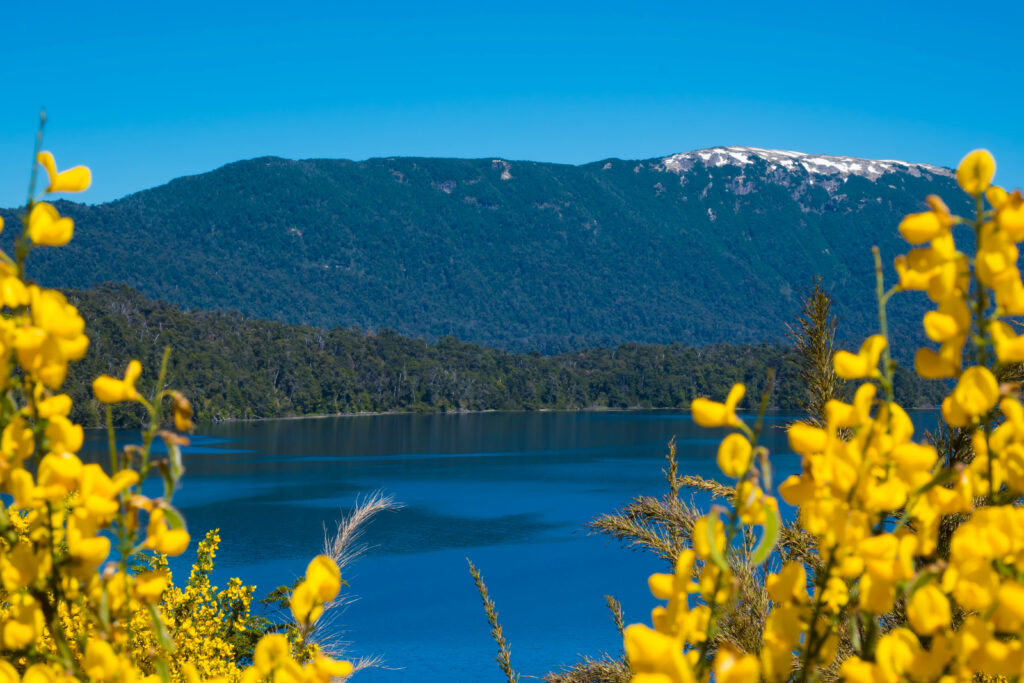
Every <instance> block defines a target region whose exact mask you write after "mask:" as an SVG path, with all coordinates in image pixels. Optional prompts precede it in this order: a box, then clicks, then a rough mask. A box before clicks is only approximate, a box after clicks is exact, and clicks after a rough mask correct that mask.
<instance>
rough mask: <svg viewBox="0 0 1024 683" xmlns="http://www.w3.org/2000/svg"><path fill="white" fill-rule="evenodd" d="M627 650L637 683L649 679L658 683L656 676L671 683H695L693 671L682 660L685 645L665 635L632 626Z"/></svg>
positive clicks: (626, 643) (646, 628)
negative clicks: (659, 675)
mask: <svg viewBox="0 0 1024 683" xmlns="http://www.w3.org/2000/svg"><path fill="white" fill-rule="evenodd" d="M624 635H625V650H626V656H627V657H628V658H629V663H630V665H631V666H632V667H633V671H634V672H636V673H635V676H634V680H637V679H640V680H644V679H643V678H640V677H641V676H644V675H647V678H646V680H648V681H650V682H651V683H655V681H657V680H658V677H657V674H661V676H662V677H663V678H662V679H661V680H664V681H666V682H671V683H695V681H696V678H695V677H694V674H693V670H692V669H691V668H690V665H689V664H688V663H687V661H686V660H685V659H684V658H683V652H682V644H681V643H680V642H679V641H678V640H676V639H675V638H673V637H672V636H667V635H665V634H663V633H659V632H658V631H655V630H654V629H651V628H648V627H647V626H644V625H643V624H632V625H631V626H628V627H627V628H626V631H625V634H624Z"/></svg>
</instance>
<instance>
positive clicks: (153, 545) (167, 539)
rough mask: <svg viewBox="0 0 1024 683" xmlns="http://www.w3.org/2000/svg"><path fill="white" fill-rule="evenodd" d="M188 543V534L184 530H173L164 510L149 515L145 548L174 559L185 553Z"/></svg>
mask: <svg viewBox="0 0 1024 683" xmlns="http://www.w3.org/2000/svg"><path fill="white" fill-rule="evenodd" d="M188 542H189V536H188V532H187V531H185V530H184V529H171V528H170V527H169V526H168V524H167V517H166V515H164V511H163V510H161V509H160V508H156V509H155V510H153V511H152V512H150V513H149V525H148V526H147V528H146V541H145V543H144V544H143V545H144V546H145V547H147V548H149V549H151V550H155V551H156V552H158V553H162V554H164V555H170V556H171V557H174V556H176V555H181V554H182V553H183V552H185V548H187V547H188Z"/></svg>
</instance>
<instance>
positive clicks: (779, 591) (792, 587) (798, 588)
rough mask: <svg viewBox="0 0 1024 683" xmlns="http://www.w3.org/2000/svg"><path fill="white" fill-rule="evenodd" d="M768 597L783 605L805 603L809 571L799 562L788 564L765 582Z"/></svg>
mask: <svg viewBox="0 0 1024 683" xmlns="http://www.w3.org/2000/svg"><path fill="white" fill-rule="evenodd" d="M765 588H766V589H767V590H768V597H770V598H771V599H772V600H774V601H775V602H778V603H781V604H789V603H805V602H807V601H808V597H807V571H806V570H805V569H804V566H803V565H802V564H801V563H799V562H787V563H786V564H785V566H784V567H783V568H782V571H780V572H779V573H778V574H771V575H769V576H768V578H767V579H766V580H765Z"/></svg>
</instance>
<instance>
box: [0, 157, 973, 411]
mask: <svg viewBox="0 0 1024 683" xmlns="http://www.w3.org/2000/svg"><path fill="white" fill-rule="evenodd" d="M504 170H505V165H504V163H503V162H492V161H491V160H489V159H477V160H466V159H416V158H397V159H371V160H368V161H364V162H351V161H344V160H326V159H318V160H306V161H287V160H284V159H277V158H269V157H267V158H261V159H253V160H250V161H242V162H238V163H234V164H230V165H228V166H225V167H223V168H220V169H218V170H216V171H213V172H211V173H207V174H203V175H200V176H193V177H188V178H179V179H177V180H175V181H172V182H171V183H169V184H167V185H165V186H162V187H158V188H155V189H152V190H147V191H145V192H140V193H138V194H134V195H131V196H129V197H126V198H124V199H121V200H118V201H115V202H111V203H107V204H101V205H97V206H86V205H80V204H73V203H69V202H58V203H57V205H58V208H59V209H60V211H61V213H62V214H66V215H68V216H71V217H72V218H74V220H75V225H76V228H75V239H74V240H73V241H72V242H71V243H70V244H69V245H68V246H67V247H65V248H62V249H51V250H46V251H45V252H44V251H42V250H41V251H40V252H39V253H38V254H36V255H34V257H33V258H34V266H33V273H34V275H35V276H36V277H37V278H38V279H39V281H40V282H41V283H43V284H49V285H51V286H52V285H60V286H66V287H76V288H89V287H92V286H94V285H95V284H96V283H99V282H107V281H111V282H123V283H127V284H130V285H131V286H133V287H137V288H138V289H139V290H140V291H141V292H143V293H144V294H146V295H147V296H150V297H156V298H160V299H164V300H166V301H169V302H172V303H175V304H178V305H180V306H185V307H189V308H191V307H198V308H202V309H223V308H234V309H237V310H239V311H241V312H242V313H244V314H245V315H247V316H250V317H257V318H267V319H272V320H281V321H285V322H290V323H305V324H313V325H317V326H321V327H325V328H331V327H335V326H338V325H341V326H346V327H347V326H350V325H360V326H361V327H363V328H364V329H372V330H378V329H382V328H390V329H395V330H398V331H399V332H401V333H402V334H404V335H410V336H415V337H423V338H426V339H429V340H437V339H440V338H442V337H445V336H454V337H457V338H459V339H463V340H468V341H472V342H476V343H480V344H486V345H489V346H496V347H499V348H505V349H510V350H517V351H529V350H531V349H539V350H540V351H542V352H544V353H558V352H564V351H569V350H578V349H582V348H587V347H593V346H605V347H608V346H615V345H617V344H619V343H621V342H623V341H636V342H643V343H669V342H674V341H679V342H682V343H684V344H687V345H700V346H703V345H706V344H712V343H717V342H725V341H729V342H730V343H759V342H761V341H764V340H768V341H773V340H774V341H782V340H783V339H784V338H785V333H786V329H785V325H784V322H785V321H787V320H792V318H793V316H794V315H795V314H796V313H797V311H798V310H799V290H800V289H801V288H802V287H804V286H805V285H806V284H807V283H808V282H809V281H810V280H811V277H812V276H813V275H821V276H822V277H823V279H824V282H825V284H826V285H827V286H829V287H830V288H834V294H835V296H836V301H837V304H836V311H835V312H836V313H837V314H838V315H839V317H840V318H841V320H842V321H843V325H844V328H843V331H844V336H842V337H841V338H840V342H843V341H844V340H856V341H857V342H858V343H859V340H860V339H861V338H862V336H864V335H865V334H866V333H868V332H870V331H873V330H874V326H875V311H874V308H873V304H872V303H871V302H870V301H866V300H864V297H862V296H859V294H860V293H861V292H863V291H870V289H871V287H872V286H873V279H872V272H873V270H872V263H871V252H870V247H871V246H872V245H874V244H877V245H878V246H879V247H881V249H882V252H883V253H887V254H895V253H899V252H900V250H901V249H902V247H903V243H902V240H901V239H900V237H899V235H898V233H897V231H896V225H897V224H898V222H899V219H900V218H901V217H902V216H903V215H905V214H906V213H909V212H911V211H917V210H922V209H923V208H924V205H923V204H922V203H921V201H920V198H921V197H924V196H926V195H928V194H930V193H937V194H939V195H942V196H944V197H945V198H946V200H947V201H953V200H955V199H957V198H959V197H962V195H961V194H960V193H959V192H958V191H956V190H955V189H954V188H955V184H954V183H953V181H952V180H951V179H950V178H946V177H942V176H930V175H927V174H925V175H921V176H915V175H912V174H910V173H889V174H886V175H884V176H882V177H881V178H879V179H878V180H877V181H875V182H872V181H869V180H867V179H866V178H862V177H858V176H851V177H849V178H848V179H847V180H846V181H845V182H844V183H840V182H839V180H838V179H831V180H830V179H826V178H824V177H822V176H816V177H810V176H807V175H806V174H805V173H803V172H802V171H801V172H799V173H798V172H794V173H783V174H782V175H781V176H780V175H779V172H778V171H777V170H776V171H771V170H770V169H768V168H767V166H765V163H764V162H763V161H760V160H755V161H754V163H752V164H749V165H746V166H743V167H738V166H730V165H726V166H722V167H709V168H706V167H704V166H703V165H701V164H697V166H695V167H694V168H693V169H691V170H689V171H687V172H686V173H685V174H684V175H683V176H680V175H677V174H675V173H672V172H668V171H666V170H664V168H663V167H661V165H660V160H658V159H652V160H647V161H640V162H637V161H621V160H615V159H613V160H610V161H608V162H603V161H602V162H597V163H593V164H587V165H583V166H569V165H560V164H543V163H531V162H510V166H509V172H510V173H511V178H506V179H502V173H503V171H504ZM833 183H834V184H835V187H832V184H833ZM825 185H829V187H832V191H829V190H828V189H826V187H825ZM956 208H959V207H954V209H956ZM0 215H3V217H4V218H6V219H8V220H9V221H10V220H13V218H14V216H13V214H11V213H5V212H2V211H0ZM12 224H13V223H12ZM5 239H9V236H8V235H7V234H6V233H5V234H3V235H0V244H2V243H3V242H4V240H5ZM168 273H171V274H173V275H172V276H170V277H168ZM908 302H910V303H908ZM925 303H926V302H925V299H924V297H923V296H919V297H914V296H909V297H901V300H900V301H898V302H894V303H893V307H892V308H893V310H891V311H890V313H891V317H892V320H893V330H892V332H893V334H894V335H898V336H900V337H901V338H904V337H903V335H905V334H911V335H917V336H916V337H905V338H919V337H920V331H919V325H918V324H917V321H919V320H920V316H921V314H922V313H923V312H924V310H925V308H924V306H925ZM901 309H903V310H902V311H901ZM741 311H742V314H740V312H741ZM901 360H903V361H904V362H905V361H907V360H908V359H901ZM226 390H227V391H231V389H226ZM306 398H308V399H309V400H315V399H314V398H313V397H306ZM214 400H215V399H214ZM327 400H328V402H329V401H330V400H332V399H331V398H329V399H327Z"/></svg>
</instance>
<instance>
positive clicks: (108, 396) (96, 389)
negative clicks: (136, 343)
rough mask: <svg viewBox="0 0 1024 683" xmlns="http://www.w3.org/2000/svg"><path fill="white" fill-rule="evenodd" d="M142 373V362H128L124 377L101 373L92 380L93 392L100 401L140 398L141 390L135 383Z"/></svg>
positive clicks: (118, 401)
mask: <svg viewBox="0 0 1024 683" xmlns="http://www.w3.org/2000/svg"><path fill="white" fill-rule="evenodd" d="M141 374H142V364H141V363H139V361H137V360H133V361H132V362H130V363H128V368H127V369H126V370H125V371H124V379H117V378H116V377H111V376H109V375H100V376H99V377H97V378H96V379H94V380H93V382H92V393H93V394H95V395H96V398H97V399H98V400H99V401H100V403H121V402H122V401H135V400H137V399H138V398H139V392H138V391H136V389H135V383H136V382H137V381H138V379H139V375H141Z"/></svg>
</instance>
